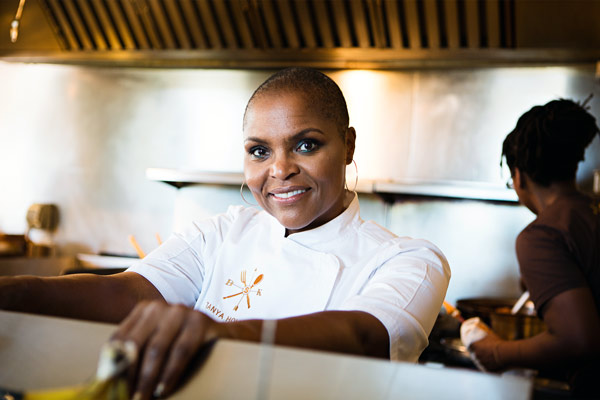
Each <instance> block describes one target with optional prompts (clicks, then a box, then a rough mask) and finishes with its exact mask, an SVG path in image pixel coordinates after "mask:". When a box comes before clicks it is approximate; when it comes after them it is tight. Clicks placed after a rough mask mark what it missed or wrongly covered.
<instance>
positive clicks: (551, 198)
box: [529, 180, 578, 214]
mask: <svg viewBox="0 0 600 400" xmlns="http://www.w3.org/2000/svg"><path fill="white" fill-rule="evenodd" d="M529 184H530V191H531V194H532V200H533V202H534V207H535V209H536V214H540V213H541V212H542V211H543V210H544V209H546V208H547V207H548V206H550V205H552V204H554V202H556V200H557V199H559V198H562V197H565V196H570V195H572V194H575V193H578V190H577V186H576V185H575V181H574V180H572V181H561V182H552V183H551V184H550V186H542V185H539V184H537V183H535V182H532V181H531V180H530V181H529Z"/></svg>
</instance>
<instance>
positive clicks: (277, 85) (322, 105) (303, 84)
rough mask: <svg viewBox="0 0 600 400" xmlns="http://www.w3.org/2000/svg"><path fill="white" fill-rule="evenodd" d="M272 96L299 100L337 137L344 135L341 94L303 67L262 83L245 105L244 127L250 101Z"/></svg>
mask: <svg viewBox="0 0 600 400" xmlns="http://www.w3.org/2000/svg"><path fill="white" fill-rule="evenodd" d="M274 93H293V94H298V95H300V96H303V97H304V99H305V100H306V104H307V105H308V106H309V107H310V108H311V111H314V112H315V113H317V114H318V115H320V116H322V117H324V118H326V119H332V120H333V121H334V122H335V124H336V126H337V129H338V131H339V132H340V134H341V136H342V137H344V135H345V134H346V130H347V129H348V123H349V117H348V107H347V105H346V100H345V99H344V95H343V94H342V91H341V90H340V88H339V86H338V85H337V84H336V83H335V82H334V81H333V80H332V79H331V78H329V77H328V76H327V75H325V74H324V73H322V72H319V71H317V70H316V69H313V68H306V67H291V68H285V69H282V70H280V71H279V72H276V73H275V74H273V75H271V76H270V77H269V78H268V79H267V80H266V81H264V82H263V83H262V84H261V85H260V86H259V87H258V88H257V89H256V90H255V91H254V93H253V94H252V96H251V97H250V100H249V101H248V104H247V105H246V111H245V112H244V125H246V115H247V114H248V110H249V109H250V108H251V106H252V104H253V103H254V101H255V100H256V99H258V98H260V97H262V96H265V95H267V94H274Z"/></svg>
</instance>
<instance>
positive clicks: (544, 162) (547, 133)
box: [501, 99, 600, 186]
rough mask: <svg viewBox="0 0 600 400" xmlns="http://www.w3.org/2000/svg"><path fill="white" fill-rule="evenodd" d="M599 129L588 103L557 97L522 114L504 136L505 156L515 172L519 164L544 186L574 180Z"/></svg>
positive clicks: (503, 154)
mask: <svg viewBox="0 0 600 400" xmlns="http://www.w3.org/2000/svg"><path fill="white" fill-rule="evenodd" d="M598 132H600V131H599V129H598V126H597V125H596V118H594V116H593V115H591V114H590V113H589V112H588V111H587V110H586V108H585V103H584V105H581V104H578V103H576V102H574V101H572V100H568V99H558V100H553V101H551V102H549V103H547V104H545V105H543V106H535V107H533V108H532V109H531V110H529V111H527V112H526V113H525V114H523V115H522V116H521V117H520V118H519V120H518V122H517V126H516V127H515V129H513V131H512V132H510V133H509V134H508V136H507V137H506V139H504V143H503V145H502V158H505V159H506V164H507V165H508V167H509V168H510V170H511V173H514V169H515V168H518V169H519V171H522V172H525V173H526V174H527V176H528V177H529V178H530V179H532V180H533V181H534V182H536V183H538V184H540V185H542V186H548V185H550V183H552V182H556V181H568V180H573V179H575V173H576V172H577V164H578V163H579V162H580V161H581V160H583V157H584V153H585V148H586V147H587V146H588V145H589V144H590V142H591V141H592V139H593V138H594V135H596V133H598ZM501 163H502V162H501Z"/></svg>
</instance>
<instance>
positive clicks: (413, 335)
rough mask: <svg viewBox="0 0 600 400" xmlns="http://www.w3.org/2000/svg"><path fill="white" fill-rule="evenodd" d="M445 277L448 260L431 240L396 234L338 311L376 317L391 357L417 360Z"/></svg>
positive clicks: (436, 311) (438, 304)
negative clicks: (363, 281)
mask: <svg viewBox="0 0 600 400" xmlns="http://www.w3.org/2000/svg"><path fill="white" fill-rule="evenodd" d="M449 281H450V267H449V265H448V261H447V260H446V258H445V257H444V255H443V254H442V252H441V251H440V250H439V249H437V248H436V247H435V246H434V245H433V244H431V243H429V242H427V241H425V240H412V239H403V238H397V239H396V240H394V243H393V246H392V247H391V248H390V249H388V250H387V251H384V252H381V253H380V254H379V262H378V267H376V268H375V269H374V270H373V271H372V273H371V275H370V277H369V279H368V280H367V281H366V283H365V284H364V286H363V287H362V289H361V290H360V291H359V292H358V294H356V295H354V296H351V297H350V298H349V299H348V300H346V301H345V302H344V304H343V305H342V309H345V310H358V311H364V312H367V313H369V314H371V315H373V316H375V317H376V318H377V319H379V321H381V323H382V324H383V325H384V326H385V327H386V329H387V331H388V334H389V336H390V358H391V359H392V360H396V361H410V362H416V361H417V360H418V358H419V356H420V354H421V352H422V351H423V350H424V349H425V347H427V344H428V336H429V333H430V332H431V329H432V328H433V324H434V323H435V320H436V318H437V316H438V314H439V312H440V309H441V307H442V303H443V301H444V298H445V296H446V290H447V289H448V283H449Z"/></svg>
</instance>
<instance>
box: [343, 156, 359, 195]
mask: <svg viewBox="0 0 600 400" xmlns="http://www.w3.org/2000/svg"><path fill="white" fill-rule="evenodd" d="M352 163H353V164H354V170H355V171H356V175H355V177H354V187H353V188H352V190H350V189H348V182H344V186H346V190H348V191H351V192H356V186H357V185H358V166H357V165H356V161H354V159H352Z"/></svg>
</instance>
